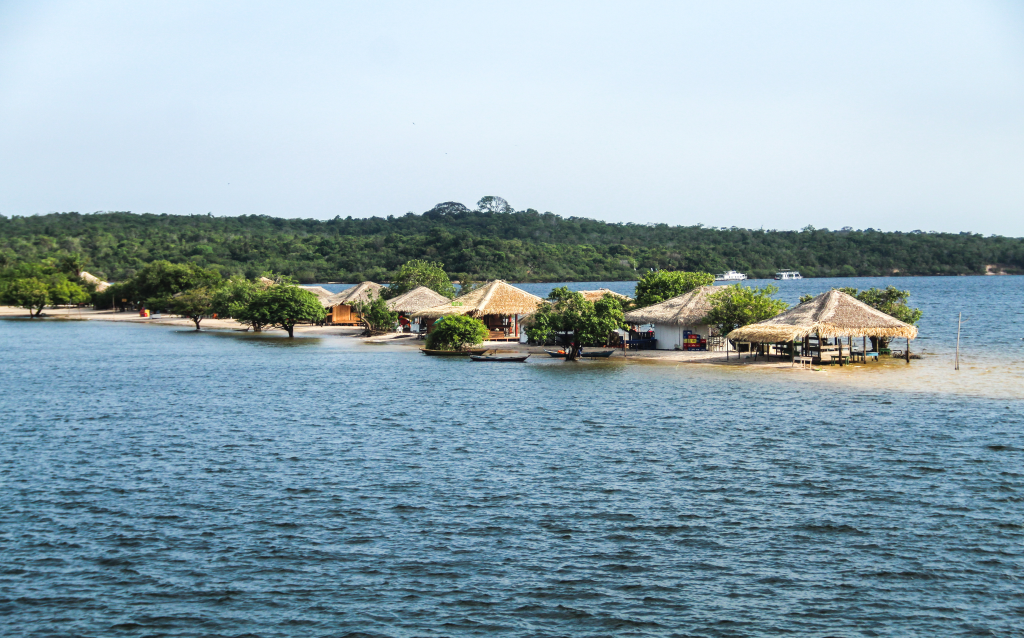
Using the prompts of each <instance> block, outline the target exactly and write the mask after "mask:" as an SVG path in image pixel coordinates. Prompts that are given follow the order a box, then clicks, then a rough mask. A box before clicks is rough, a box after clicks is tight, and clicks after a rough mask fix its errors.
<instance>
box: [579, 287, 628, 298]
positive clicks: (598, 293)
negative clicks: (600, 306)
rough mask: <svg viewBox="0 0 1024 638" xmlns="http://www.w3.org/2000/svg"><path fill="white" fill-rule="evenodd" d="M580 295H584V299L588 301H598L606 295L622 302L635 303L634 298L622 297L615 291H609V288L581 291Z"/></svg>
mask: <svg viewBox="0 0 1024 638" xmlns="http://www.w3.org/2000/svg"><path fill="white" fill-rule="evenodd" d="M580 294H581V295H583V298H584V299H586V300H587V301H597V300H599V299H601V298H603V297H604V296H605V295H611V296H612V297H615V298H616V299H618V300H620V301H633V298H632V297H627V296H626V295H620V294H619V293H617V292H615V291H614V290H608V289H607V288H598V289H597V290H581V291H580Z"/></svg>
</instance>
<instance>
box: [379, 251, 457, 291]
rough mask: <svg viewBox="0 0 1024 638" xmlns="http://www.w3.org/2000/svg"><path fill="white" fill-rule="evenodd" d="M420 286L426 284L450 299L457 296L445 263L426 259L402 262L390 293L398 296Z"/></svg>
mask: <svg viewBox="0 0 1024 638" xmlns="http://www.w3.org/2000/svg"><path fill="white" fill-rule="evenodd" d="M418 286H426V287H427V288H430V289H431V290H433V291H434V292H436V293H438V294H441V295H444V296H445V297H448V298H449V299H451V298H453V297H455V286H454V285H452V280H451V279H449V278H448V275H447V274H446V273H445V271H444V264H442V263H441V262H438V261H426V260H424V259H412V260H410V261H407V262H405V263H404V264H402V266H401V267H400V268H399V269H398V274H396V275H395V277H394V279H393V280H392V282H391V286H390V289H389V295H390V296H391V297H397V296H398V295H402V294H405V293H407V292H409V291H410V290H412V289H414V288H416V287H418Z"/></svg>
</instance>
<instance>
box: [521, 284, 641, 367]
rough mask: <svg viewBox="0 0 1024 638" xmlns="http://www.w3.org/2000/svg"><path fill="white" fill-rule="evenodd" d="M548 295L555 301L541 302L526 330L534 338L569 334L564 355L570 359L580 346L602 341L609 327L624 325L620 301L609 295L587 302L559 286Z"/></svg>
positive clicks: (535, 339)
mask: <svg viewBox="0 0 1024 638" xmlns="http://www.w3.org/2000/svg"><path fill="white" fill-rule="evenodd" d="M548 298H549V299H553V300H554V303H553V304H544V305H543V306H541V307H540V308H539V309H538V310H537V311H536V312H535V313H534V314H533V316H532V317H531V318H530V320H531V325H530V327H529V328H527V329H526V334H528V335H529V336H530V338H531V339H532V340H534V341H537V342H544V341H546V340H547V339H548V338H550V337H551V336H554V335H567V336H568V335H571V336H568V339H569V344H568V345H569V354H568V356H566V359H568V360H570V361H575V360H576V359H578V358H579V356H580V350H582V348H583V346H587V345H602V344H604V343H605V342H607V340H608V334H609V333H610V332H611V331H613V330H615V329H617V328H621V327H623V312H622V305H621V303H620V302H619V299H618V298H616V297H612V296H611V295H606V296H604V297H602V298H601V299H598V300H597V301H594V302H590V301H587V300H586V298H584V296H583V295H582V294H580V293H578V292H574V291H571V290H569V289H568V288H566V287H565V286H562V287H560V288H555V289H554V290H552V291H551V294H550V295H548Z"/></svg>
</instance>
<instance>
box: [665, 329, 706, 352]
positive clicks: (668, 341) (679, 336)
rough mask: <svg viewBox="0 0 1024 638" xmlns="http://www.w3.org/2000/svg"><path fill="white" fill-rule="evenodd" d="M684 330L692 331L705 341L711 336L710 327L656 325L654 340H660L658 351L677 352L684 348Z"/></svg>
mask: <svg viewBox="0 0 1024 638" xmlns="http://www.w3.org/2000/svg"><path fill="white" fill-rule="evenodd" d="M683 330H690V331H691V332H694V333H696V334H699V335H700V336H702V337H704V338H705V339H706V338H708V337H709V336H710V335H711V330H710V328H709V327H708V326H670V325H666V324H660V323H656V324H654V338H655V339H657V340H658V350H675V349H676V348H677V347H678V348H679V349H680V350H681V349H682V348H683Z"/></svg>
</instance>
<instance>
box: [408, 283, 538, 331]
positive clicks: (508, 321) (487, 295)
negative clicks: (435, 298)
mask: <svg viewBox="0 0 1024 638" xmlns="http://www.w3.org/2000/svg"><path fill="white" fill-rule="evenodd" d="M543 303H544V300H543V299H541V298H540V297H538V296H537V295H531V294H530V293H528V292H526V291H525V290H520V289H519V288H516V287H515V286H511V285H509V284H508V283H506V282H504V281H502V280H500V279H496V280H494V281H491V282H488V283H487V284H485V285H483V286H481V287H480V288H477V289H476V290H474V291H473V292H471V293H469V294H466V295H463V296H461V297H457V298H455V299H453V300H451V301H446V302H445V303H443V304H438V305H436V306H433V307H431V308H426V309H424V310H420V311H418V312H414V313H413V315H412V316H413V318H421V319H423V320H425V322H426V324H427V331H428V332H429V331H430V327H431V326H432V325H433V323H434V322H435V321H437V319H439V318H440V317H444V316H446V315H469V316H471V317H476V318H477V319H480V320H482V321H483V322H484V325H486V326H487V329H488V330H489V331H490V336H489V339H490V340H491V341H496V340H513V339H514V340H518V339H519V334H520V329H521V327H520V319H521V318H522V317H523V315H528V314H530V313H532V312H533V311H535V310H536V309H537V308H539V307H540V305H541V304H543Z"/></svg>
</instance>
